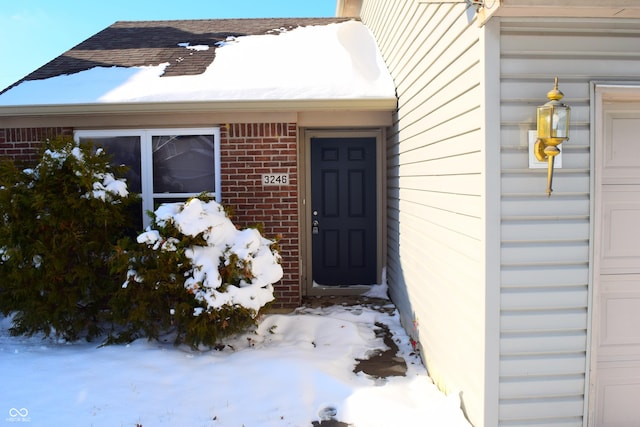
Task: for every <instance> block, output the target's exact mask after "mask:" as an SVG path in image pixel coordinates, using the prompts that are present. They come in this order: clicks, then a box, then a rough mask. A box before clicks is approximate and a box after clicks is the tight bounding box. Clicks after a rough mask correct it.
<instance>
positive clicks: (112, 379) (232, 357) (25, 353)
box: [0, 306, 469, 427]
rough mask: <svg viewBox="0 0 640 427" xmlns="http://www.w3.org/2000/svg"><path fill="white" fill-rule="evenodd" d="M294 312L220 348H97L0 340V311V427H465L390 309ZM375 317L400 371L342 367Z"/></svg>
mask: <svg viewBox="0 0 640 427" xmlns="http://www.w3.org/2000/svg"><path fill="white" fill-rule="evenodd" d="M394 313H395V314H394V315H389V314H385V313H381V312H379V311H377V310H374V309H372V308H370V307H364V306H363V307H356V308H355V309H353V308H351V309H349V308H347V307H343V306H334V307H329V308H322V309H320V308H317V309H316V308H313V309H312V308H305V309H303V310H300V311H298V312H296V313H292V314H286V315H283V314H270V315H266V316H264V317H263V318H262V319H261V322H260V326H259V328H258V330H257V331H255V333H254V332H252V333H249V334H247V335H244V336H241V337H237V338H234V339H233V340H228V341H227V345H226V346H225V348H224V349H222V350H207V351H200V352H197V351H193V350H190V349H188V348H184V347H174V346H173V345H172V344H169V343H162V342H155V341H152V342H149V341H146V340H138V341H135V342H133V343H131V344H130V345H118V346H116V345H114V346H106V347H100V348H99V347H97V344H96V343H86V342H79V343H66V342H59V341H56V340H54V339H42V337H31V338H26V337H10V336H9V333H8V330H7V329H8V328H9V326H10V321H9V319H7V318H0V384H1V386H0V426H3V425H13V426H15V425H30V426H56V427H58V426H83V427H86V426H105V427H114V426H115V427H117V426H144V427H155V426H181V427H182V426H189V427H199V426H212V427H216V426H232V427H240V426H246V427H253V426H258V427H260V426H304V427H307V426H309V427H310V426H311V425H312V424H313V423H314V422H315V425H323V424H322V421H323V420H327V419H329V418H330V415H331V414H333V413H335V414H336V415H335V417H334V419H336V420H339V421H341V422H343V423H345V424H347V425H353V426H356V427H366V426H384V427H394V426H446V427H456V426H467V427H468V426H469V424H468V422H467V421H466V420H465V418H464V416H463V414H462V411H461V410H460V401H459V398H458V396H457V395H450V396H445V395H443V394H442V393H440V392H439V391H438V390H437V389H436V387H435V386H434V385H433V384H432V382H431V380H430V379H429V377H428V375H427V373H426V371H425V368H424V366H423V365H422V364H421V362H420V359H419V358H418V357H417V356H415V355H414V354H412V348H411V345H410V343H409V338H408V336H407V335H406V333H405V332H404V330H403V329H402V328H401V326H400V322H399V317H398V315H397V312H394ZM375 322H381V323H383V324H386V325H387V326H388V327H389V329H390V330H391V332H392V333H393V335H394V338H395V340H396V342H397V344H398V347H399V348H400V352H399V354H400V355H401V356H402V357H404V358H405V360H406V361H407V364H408V372H407V376H406V377H390V378H387V379H384V380H375V379H372V378H370V377H368V376H367V375H365V374H364V373H362V372H360V373H358V374H355V373H353V368H354V366H355V364H356V361H355V359H356V358H364V357H365V356H366V355H367V354H368V353H369V352H371V351H372V350H374V349H382V348H384V344H383V343H382V339H381V338H376V336H375V333H374V329H375V326H374V323H375Z"/></svg>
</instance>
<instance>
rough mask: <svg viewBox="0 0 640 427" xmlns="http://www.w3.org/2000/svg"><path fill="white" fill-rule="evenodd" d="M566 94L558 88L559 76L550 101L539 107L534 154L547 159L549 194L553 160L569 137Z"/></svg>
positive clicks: (548, 95)
mask: <svg viewBox="0 0 640 427" xmlns="http://www.w3.org/2000/svg"><path fill="white" fill-rule="evenodd" d="M562 97H564V94H563V93H562V92H560V90H558V78H557V77H556V79H555V86H554V87H553V89H552V90H550V91H549V93H547V98H549V102H547V103H546V104H544V105H541V106H539V107H538V120H537V121H538V138H537V140H536V143H535V145H534V154H535V156H536V158H537V159H538V160H539V161H541V162H542V161H545V160H546V161H547V195H548V196H549V197H550V196H551V192H552V191H553V189H552V188H551V184H552V182H553V162H554V159H555V157H556V156H557V155H558V154H560V149H559V148H558V145H560V144H562V143H563V142H564V141H566V140H568V139H569V113H570V111H571V108H569V106H568V105H565V104H563V103H562V102H560V100H561V99H562Z"/></svg>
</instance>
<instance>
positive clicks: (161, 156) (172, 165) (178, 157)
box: [75, 128, 221, 226]
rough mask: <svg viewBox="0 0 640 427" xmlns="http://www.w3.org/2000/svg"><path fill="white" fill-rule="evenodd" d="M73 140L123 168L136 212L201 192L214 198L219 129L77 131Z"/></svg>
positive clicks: (217, 195)
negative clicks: (138, 199)
mask: <svg viewBox="0 0 640 427" xmlns="http://www.w3.org/2000/svg"><path fill="white" fill-rule="evenodd" d="M75 137H76V140H77V141H80V142H83V141H91V142H92V143H93V144H94V146H96V147H102V148H104V150H105V151H106V152H107V153H108V154H109V155H111V157H112V162H113V163H114V164H117V165H121V164H124V165H126V166H128V167H129V171H128V174H127V177H126V178H127V184H128V186H129V191H132V192H135V193H139V194H141V196H142V206H141V207H140V209H141V212H140V215H141V217H142V224H143V225H144V226H146V225H148V224H149V218H148V216H147V215H146V213H145V212H147V211H153V210H155V208H156V207H157V206H158V205H159V204H160V203H166V202H175V201H184V200H185V199H187V198H189V197H192V196H195V195H197V194H200V193H202V192H203V191H206V192H208V193H210V194H212V195H213V196H214V197H215V199H216V200H217V201H220V200H221V191H220V129H219V128H191V129H149V130H138V129H128V130H79V131H76V133H75Z"/></svg>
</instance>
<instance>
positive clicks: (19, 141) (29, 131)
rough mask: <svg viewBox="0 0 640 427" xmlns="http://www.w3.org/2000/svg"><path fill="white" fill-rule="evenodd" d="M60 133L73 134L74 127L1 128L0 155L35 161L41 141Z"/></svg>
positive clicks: (26, 161)
mask: <svg viewBox="0 0 640 427" xmlns="http://www.w3.org/2000/svg"><path fill="white" fill-rule="evenodd" d="M58 135H73V129H72V128H17V129H16V128H0V157H2V158H10V159H13V160H16V161H19V162H25V163H35V162H36V161H37V160H38V158H37V153H38V147H39V146H40V143H41V142H42V141H44V140H45V139H47V138H54V137H56V136H58Z"/></svg>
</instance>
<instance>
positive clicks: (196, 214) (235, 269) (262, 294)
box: [123, 198, 283, 316]
mask: <svg viewBox="0 0 640 427" xmlns="http://www.w3.org/2000/svg"><path fill="white" fill-rule="evenodd" d="M153 216H154V225H153V226H152V227H149V228H147V230H146V231H145V232H144V233H142V234H140V235H139V236H138V238H137V241H138V243H141V244H146V245H147V246H148V247H149V248H150V249H152V250H154V251H162V252H171V251H178V250H179V248H180V242H181V241H182V237H183V236H186V237H189V238H193V239H194V240H192V243H191V244H190V245H189V246H186V247H184V256H185V257H186V258H187V259H188V260H189V261H190V263H191V265H190V268H188V269H187V270H186V271H185V272H184V275H185V280H184V287H185V289H186V290H187V291H188V292H189V293H190V294H192V295H193V296H194V298H195V299H196V300H197V301H199V302H200V303H202V304H203V305H204V307H195V308H194V310H193V315H194V316H197V315H199V314H201V313H202V312H203V311H204V310H205V309H206V310H207V311H211V310H217V309H219V308H221V307H223V306H237V305H239V306H242V307H245V308H248V309H250V310H253V311H254V312H255V313H257V312H258V311H259V310H260V309H261V308H262V307H263V306H265V305H266V304H267V303H269V302H270V301H272V300H273V299H274V296H273V283H275V282H277V281H278V280H280V279H281V278H282V275H283V272H282V266H281V265H280V255H279V254H278V253H277V252H276V251H275V250H273V249H272V245H273V244H274V242H273V241H271V240H268V239H266V238H264V237H262V235H261V234H260V232H259V231H258V230H257V229H254V228H247V229H244V230H238V229H237V228H236V227H235V226H234V224H233V223H232V222H231V220H230V219H229V218H228V217H227V215H226V213H225V211H224V209H223V208H222V206H220V205H219V204H218V203H216V202H215V201H213V200H209V201H206V200H205V201H203V200H201V199H199V198H192V199H190V200H188V201H187V202H186V203H167V204H163V205H161V206H160V207H159V208H158V209H157V210H156V211H155V212H154V215H153ZM172 231H177V232H178V235H175V233H172ZM168 234H173V235H168ZM198 238H201V240H200V243H198V244H195V243H193V242H195V241H197V239H198ZM221 273H226V274H224V275H225V276H226V277H224V278H223V275H222V274H221ZM142 281H144V275H143V274H139V273H138V272H137V271H135V270H133V269H132V270H130V271H129V272H128V277H127V281H126V282H125V283H124V284H123V287H125V288H126V287H127V286H129V285H130V283H131V282H140V283H141V282H142Z"/></svg>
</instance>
